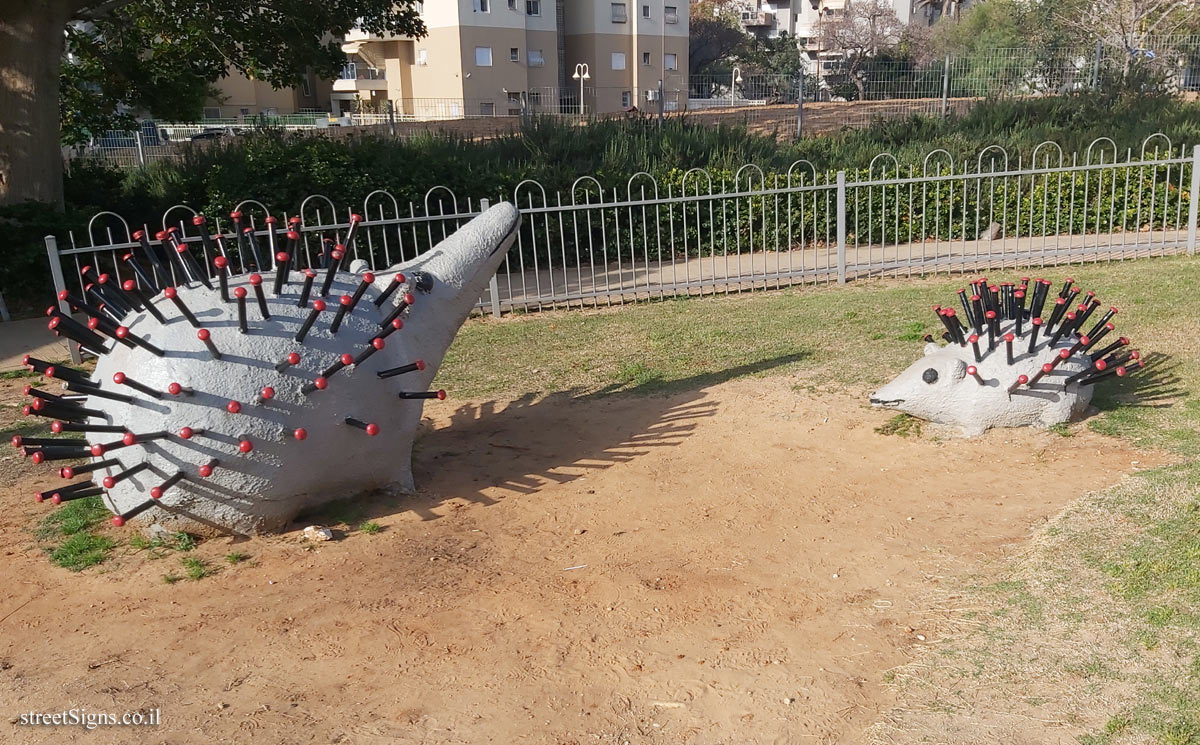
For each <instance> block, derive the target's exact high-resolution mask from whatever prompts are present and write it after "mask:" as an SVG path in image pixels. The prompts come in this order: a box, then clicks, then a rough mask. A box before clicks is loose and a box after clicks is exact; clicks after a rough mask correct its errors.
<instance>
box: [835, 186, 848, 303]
mask: <svg viewBox="0 0 1200 745" xmlns="http://www.w3.org/2000/svg"><path fill="white" fill-rule="evenodd" d="M837 262H838V263H837V277H838V278H837V281H838V284H839V285H844V284H846V172H845V171H838V172H837Z"/></svg>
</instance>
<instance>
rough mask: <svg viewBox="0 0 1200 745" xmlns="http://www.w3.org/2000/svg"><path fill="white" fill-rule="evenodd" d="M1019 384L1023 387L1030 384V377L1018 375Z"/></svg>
mask: <svg viewBox="0 0 1200 745" xmlns="http://www.w3.org/2000/svg"><path fill="white" fill-rule="evenodd" d="M1017 382H1018V383H1020V384H1021V385H1025V384H1026V383H1028V382H1029V376H1028V375H1018V376H1017Z"/></svg>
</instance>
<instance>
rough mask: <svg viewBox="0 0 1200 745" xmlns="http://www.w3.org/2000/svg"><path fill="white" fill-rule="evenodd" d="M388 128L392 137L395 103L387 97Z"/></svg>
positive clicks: (394, 131) (394, 133)
mask: <svg viewBox="0 0 1200 745" xmlns="http://www.w3.org/2000/svg"><path fill="white" fill-rule="evenodd" d="M387 105H388V128H389V130H390V131H391V135H392V137H395V136H396V104H395V103H394V102H393V101H392V100H391V99H390V98H389V99H388V102H387Z"/></svg>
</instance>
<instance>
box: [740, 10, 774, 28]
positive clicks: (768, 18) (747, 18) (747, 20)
mask: <svg viewBox="0 0 1200 745" xmlns="http://www.w3.org/2000/svg"><path fill="white" fill-rule="evenodd" d="M742 25H743V26H745V27H746V28H762V27H763V26H774V25H775V14H774V13H773V12H771V11H769V10H743V11H742Z"/></svg>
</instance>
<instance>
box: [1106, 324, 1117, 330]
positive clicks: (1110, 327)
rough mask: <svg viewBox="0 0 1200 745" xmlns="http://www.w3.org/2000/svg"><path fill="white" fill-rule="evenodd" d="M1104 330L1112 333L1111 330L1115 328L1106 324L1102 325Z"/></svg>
mask: <svg viewBox="0 0 1200 745" xmlns="http://www.w3.org/2000/svg"><path fill="white" fill-rule="evenodd" d="M1104 328H1105V329H1106V330H1108V331H1112V330H1113V329H1115V328H1116V326H1114V325H1112V324H1111V323H1106V324H1104Z"/></svg>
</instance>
